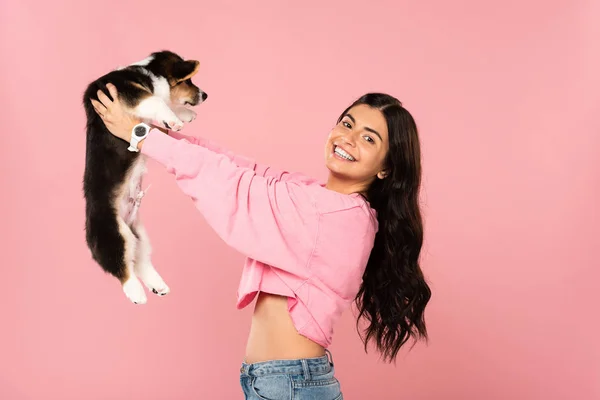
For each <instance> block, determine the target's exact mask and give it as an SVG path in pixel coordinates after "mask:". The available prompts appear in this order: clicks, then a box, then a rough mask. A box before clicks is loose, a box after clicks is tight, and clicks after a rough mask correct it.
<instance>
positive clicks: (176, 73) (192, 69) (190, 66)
mask: <svg viewBox="0 0 600 400" xmlns="http://www.w3.org/2000/svg"><path fill="white" fill-rule="evenodd" d="M199 68H200V62H199V61H196V60H186V61H179V62H176V63H175V64H173V77H172V78H173V81H174V82H173V83H178V82H181V81H185V80H186V79H189V78H191V77H192V76H194V75H196V72H198V69H199Z"/></svg>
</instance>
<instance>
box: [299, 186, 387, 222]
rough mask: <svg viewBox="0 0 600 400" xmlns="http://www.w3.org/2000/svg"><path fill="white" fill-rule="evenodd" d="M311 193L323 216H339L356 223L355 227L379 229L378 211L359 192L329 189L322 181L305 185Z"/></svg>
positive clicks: (316, 207)
mask: <svg viewBox="0 0 600 400" xmlns="http://www.w3.org/2000/svg"><path fill="white" fill-rule="evenodd" d="M304 187H305V190H306V191H307V192H308V193H310V197H311V198H312V200H313V204H314V207H315V210H316V212H317V213H318V214H319V215H320V216H321V217H330V218H328V219H331V218H333V217H339V218H341V219H348V220H349V221H352V223H354V226H355V228H358V227H359V226H361V225H362V226H363V227H365V228H367V229H368V228H370V227H374V228H375V230H376V229H377V212H376V211H375V210H374V209H373V208H371V206H370V204H369V202H368V201H367V200H366V199H365V198H364V197H363V196H362V195H361V194H359V193H352V194H344V193H339V192H336V191H334V190H330V189H327V188H326V187H325V184H324V183H322V182H319V183H312V184H309V185H305V186H304Z"/></svg>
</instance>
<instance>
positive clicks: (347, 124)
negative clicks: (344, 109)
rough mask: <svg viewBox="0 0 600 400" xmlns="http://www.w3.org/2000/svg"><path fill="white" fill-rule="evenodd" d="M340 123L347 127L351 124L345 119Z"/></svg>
mask: <svg viewBox="0 0 600 400" xmlns="http://www.w3.org/2000/svg"><path fill="white" fill-rule="evenodd" d="M342 124H344V126H345V127H346V128H348V129H350V128H351V127H352V126H350V124H349V123H348V122H346V121H344V122H342Z"/></svg>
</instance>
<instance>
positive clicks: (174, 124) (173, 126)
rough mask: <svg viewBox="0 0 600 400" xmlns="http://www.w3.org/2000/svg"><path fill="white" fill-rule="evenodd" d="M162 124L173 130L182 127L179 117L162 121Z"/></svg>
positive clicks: (178, 129)
mask: <svg viewBox="0 0 600 400" xmlns="http://www.w3.org/2000/svg"><path fill="white" fill-rule="evenodd" d="M163 125H164V126H165V128H167V129H170V130H172V131H175V132H177V131H180V130H181V129H183V122H182V121H181V120H180V119H175V120H172V121H163Z"/></svg>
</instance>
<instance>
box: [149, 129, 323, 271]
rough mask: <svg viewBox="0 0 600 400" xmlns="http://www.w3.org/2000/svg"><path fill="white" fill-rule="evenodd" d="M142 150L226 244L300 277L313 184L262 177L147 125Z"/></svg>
mask: <svg viewBox="0 0 600 400" xmlns="http://www.w3.org/2000/svg"><path fill="white" fill-rule="evenodd" d="M142 153H143V154H145V155H147V156H148V157H150V158H152V159H154V160H155V161H157V162H159V163H160V164H162V165H164V166H165V167H166V170H167V172H169V173H171V174H173V175H174V176H175V180H176V183H177V185H178V187H179V188H180V189H181V190H182V191H183V193H185V194H186V195H188V196H189V197H191V199H192V200H193V202H194V205H195V206H196V208H197V209H198V210H199V211H200V213H202V215H203V217H204V218H205V220H206V221H207V223H208V224H209V226H211V228H213V229H214V231H215V232H216V233H217V234H218V235H219V236H220V238H221V239H222V240H223V241H224V242H225V243H226V244H228V245H229V246H231V247H233V248H234V249H236V250H238V251H239V252H241V253H242V254H244V255H246V256H247V257H250V258H253V259H255V260H258V261H261V262H263V263H265V264H268V265H273V266H278V267H281V268H284V269H287V270H288V271H290V272H294V273H297V274H299V275H300V276H302V274H303V273H305V272H306V271H305V267H306V264H307V262H308V258H309V257H310V254H311V252H312V250H313V248H314V246H315V243H316V235H317V228H318V221H319V215H318V212H317V209H316V206H315V203H314V196H313V194H312V193H311V192H312V191H314V190H315V188H314V187H310V186H308V185H304V184H300V183H297V182H293V181H285V180H281V179H278V178H277V177H274V176H261V175H259V174H258V173H257V172H256V171H255V170H254V169H252V168H250V167H242V166H239V165H236V163H234V162H233V161H232V160H231V159H230V158H229V157H228V156H226V155H224V154H221V153H218V152H215V151H212V150H210V149H208V148H206V147H204V146H201V145H196V144H193V143H190V142H189V141H187V140H179V139H176V138H173V137H170V136H168V135H165V134H163V133H162V132H160V131H159V130H157V129H152V130H151V131H150V133H149V134H148V136H147V137H146V139H145V141H144V143H143V146H142Z"/></svg>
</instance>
